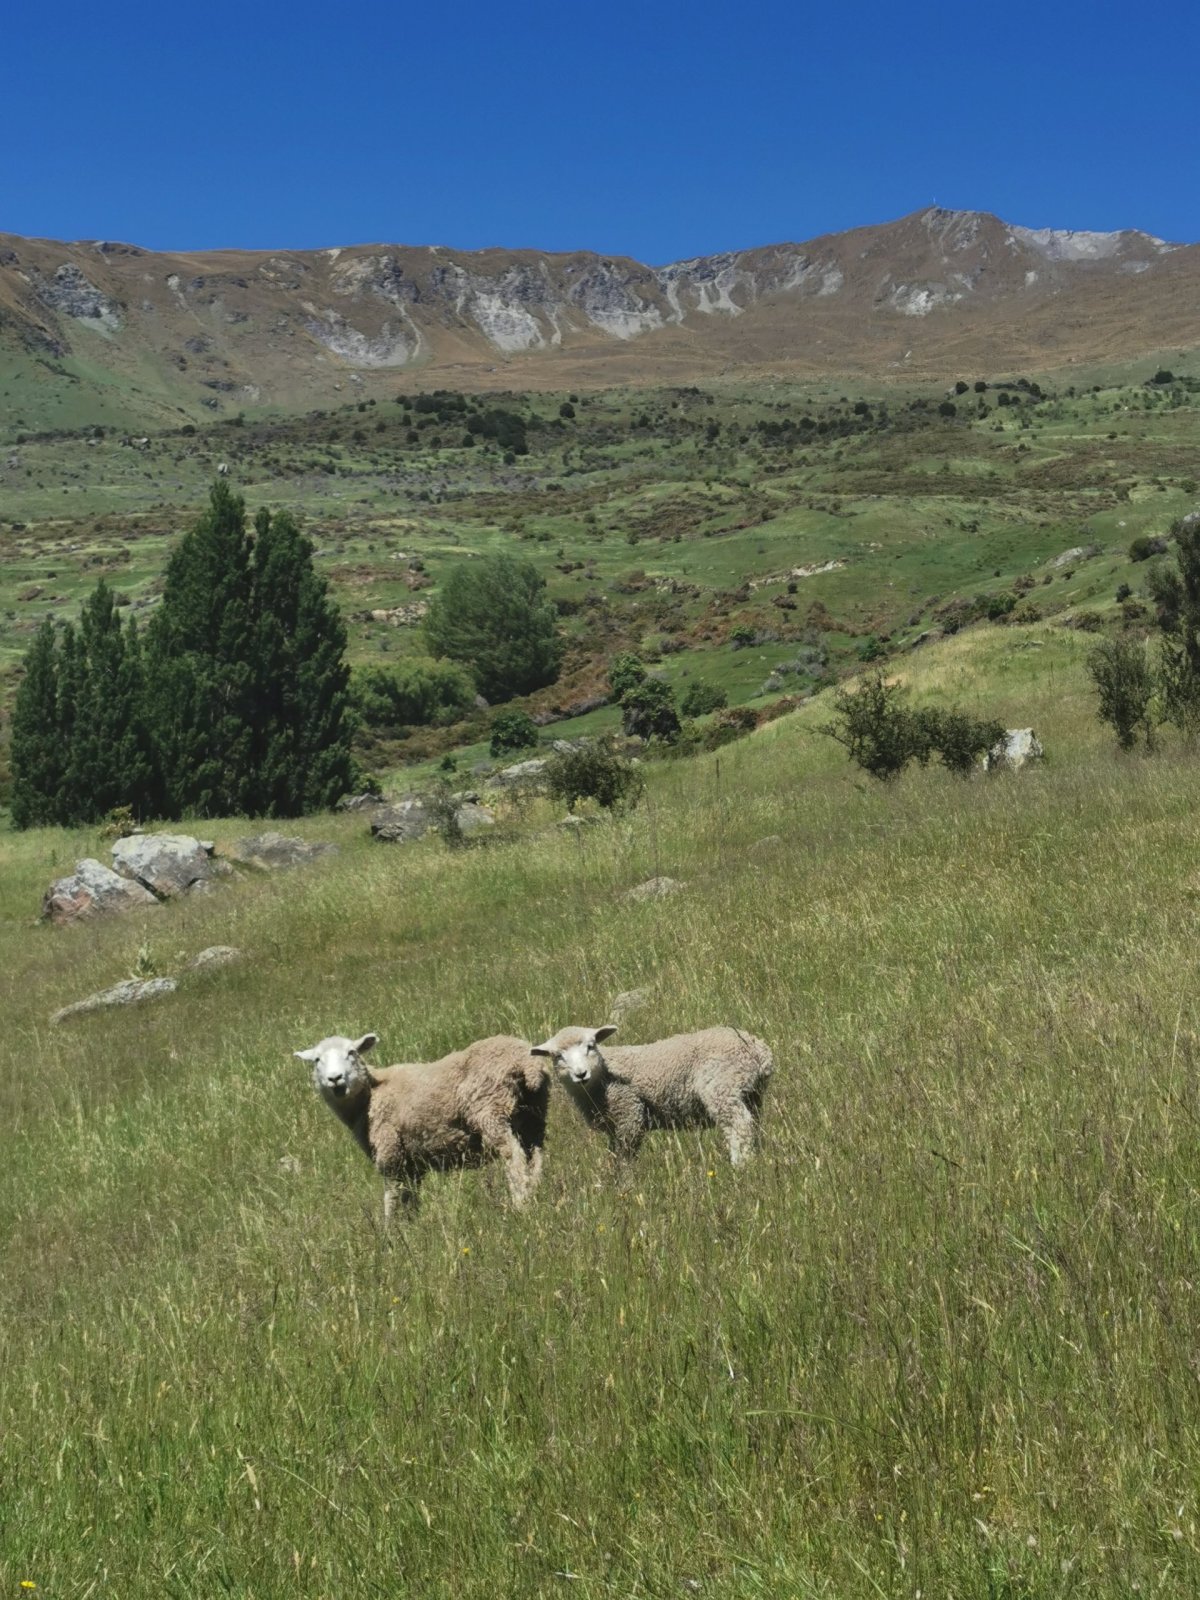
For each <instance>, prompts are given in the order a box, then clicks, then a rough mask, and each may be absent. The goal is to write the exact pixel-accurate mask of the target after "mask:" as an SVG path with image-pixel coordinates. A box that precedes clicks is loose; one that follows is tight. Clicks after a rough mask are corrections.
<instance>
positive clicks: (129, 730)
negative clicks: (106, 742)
mask: <svg viewBox="0 0 1200 1600" xmlns="http://www.w3.org/2000/svg"><path fill="white" fill-rule="evenodd" d="M115 698H116V701H117V704H118V706H119V707H120V708H121V716H120V721H119V724H118V735H117V742H116V750H117V770H118V771H119V773H120V774H121V777H122V791H121V793H122V798H121V799H120V800H119V801H116V802H114V804H118V805H126V806H128V807H129V808H130V810H131V811H132V812H133V814H134V816H135V817H137V818H138V819H139V820H145V819H146V818H148V817H161V816H165V815H166V799H165V794H164V790H163V781H162V770H161V766H160V763H159V759H158V751H157V749H156V748H155V743H154V735H153V730H152V729H151V726H150V716H149V708H148V705H147V684H146V667H145V661H144V659H143V655H142V638H141V634H140V633H139V632H138V625H137V619H136V618H134V617H130V619H129V622H128V623H127V624H126V628H125V648H124V651H123V653H122V656H121V665H120V668H119V670H118V673H117V682H116V688H115Z"/></svg>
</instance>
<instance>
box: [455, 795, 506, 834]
mask: <svg viewBox="0 0 1200 1600" xmlns="http://www.w3.org/2000/svg"><path fill="white" fill-rule="evenodd" d="M454 815H455V817H456V818H457V819H458V825H459V827H460V828H461V829H462V831H463V832H464V833H468V834H469V833H479V832H480V831H481V830H482V829H483V828H492V827H495V825H496V814H495V812H494V811H489V810H488V808H487V806H481V805H480V804H479V802H478V801H477V800H465V801H464V802H463V804H462V805H460V806H459V808H458V810H457V811H456V812H455V813H454Z"/></svg>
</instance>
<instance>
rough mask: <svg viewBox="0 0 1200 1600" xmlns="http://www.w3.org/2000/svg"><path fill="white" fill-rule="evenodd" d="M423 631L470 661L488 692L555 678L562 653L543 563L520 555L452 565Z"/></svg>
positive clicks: (504, 694)
mask: <svg viewBox="0 0 1200 1600" xmlns="http://www.w3.org/2000/svg"><path fill="white" fill-rule="evenodd" d="M425 637H426V639H427V640H428V641H429V646H430V649H431V650H432V652H433V653H434V654H435V655H439V656H448V657H449V658H450V660H452V661H459V662H461V663H462V664H463V665H464V666H466V667H469V668H470V670H471V673H472V675H473V676H474V679H475V683H476V685H477V687H478V689H479V692H480V693H481V694H483V695H486V696H487V698H488V699H489V700H492V701H496V700H511V699H512V698H513V696H514V695H518V694H528V693H529V692H530V691H531V690H533V689H540V688H542V687H543V686H544V685H546V684H548V683H553V682H554V680H555V679H556V678H557V677H558V669H559V664H560V662H561V660H562V640H561V638H560V635H559V628H558V617H557V614H556V612H555V609H554V606H553V605H552V604H551V602H550V601H549V600H548V599H547V597H546V585H545V582H544V580H543V579H542V578H541V576H540V575H539V573H538V571H537V569H536V568H535V567H534V566H532V565H531V564H530V563H529V562H528V561H522V560H521V559H519V558H518V557H516V556H507V555H498V556H485V557H483V558H482V559H481V560H479V561H472V562H470V563H468V564H466V565H463V566H458V567H453V568H451V570H450V572H449V573H448V574H447V576H446V578H445V581H444V582H443V584H442V587H441V589H440V590H439V592H438V593H437V594H436V595H435V596H434V597H433V600H432V601H431V602H430V606H429V615H428V616H427V617H426V619H425Z"/></svg>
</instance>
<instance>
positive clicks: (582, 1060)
mask: <svg viewBox="0 0 1200 1600" xmlns="http://www.w3.org/2000/svg"><path fill="white" fill-rule="evenodd" d="M616 1031H617V1030H616V1028H615V1027H614V1026H613V1025H612V1024H611V1023H610V1024H609V1025H608V1026H607V1027H604V1028H564V1029H563V1030H562V1031H561V1032H560V1033H556V1034H555V1035H554V1037H553V1038H552V1039H547V1040H546V1042H545V1044H539V1045H535V1046H534V1050H533V1053H534V1055H535V1056H548V1057H549V1058H550V1060H551V1061H552V1062H553V1063H554V1065H555V1067H556V1068H557V1069H558V1072H559V1073H560V1074H561V1076H562V1078H563V1080H564V1082H566V1083H568V1084H579V1085H581V1086H587V1085H589V1084H591V1085H595V1084H598V1083H599V1082H600V1081H601V1080H602V1079H603V1077H604V1075H605V1066H604V1057H603V1056H602V1055H601V1054H600V1051H599V1049H598V1048H597V1047H598V1046H599V1044H600V1042H601V1041H602V1040H604V1039H607V1038H608V1036H609V1035H610V1034H612V1033H616Z"/></svg>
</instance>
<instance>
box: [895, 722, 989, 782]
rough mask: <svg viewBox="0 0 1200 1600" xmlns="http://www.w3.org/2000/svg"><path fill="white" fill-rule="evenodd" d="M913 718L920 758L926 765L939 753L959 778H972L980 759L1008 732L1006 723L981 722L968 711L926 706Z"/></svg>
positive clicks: (944, 762) (945, 764) (918, 756)
mask: <svg viewBox="0 0 1200 1600" xmlns="http://www.w3.org/2000/svg"><path fill="white" fill-rule="evenodd" d="M913 721H914V723H915V727H916V742H917V750H916V755H917V759H918V761H920V762H921V763H922V765H924V763H925V762H927V761H928V760H929V759H930V757H931V756H934V755H937V756H939V757H940V758H941V762H942V765H943V766H945V767H948V768H949V769H950V771H951V772H952V773H953V774H954V775H955V777H956V778H966V777H969V776H970V774H971V773H972V772H973V771H974V769H975V767H976V766H977V765H978V763H979V760H980V758H981V757H982V756H985V755H986V754H987V752H988V751H989V750H990V749H991V748H992V746H993V745H994V744H996V743H997V742H998V741H999V740H1001V739H1003V738H1004V734H1005V728H1004V724H1003V723H1002V722H995V721H980V720H979V719H978V718H977V717H970V716H968V715H967V714H966V712H965V711H955V710H949V711H943V710H939V709H938V708H936V707H926V709H924V710H923V711H918V712H916V714H915V716H914V718H913Z"/></svg>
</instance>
